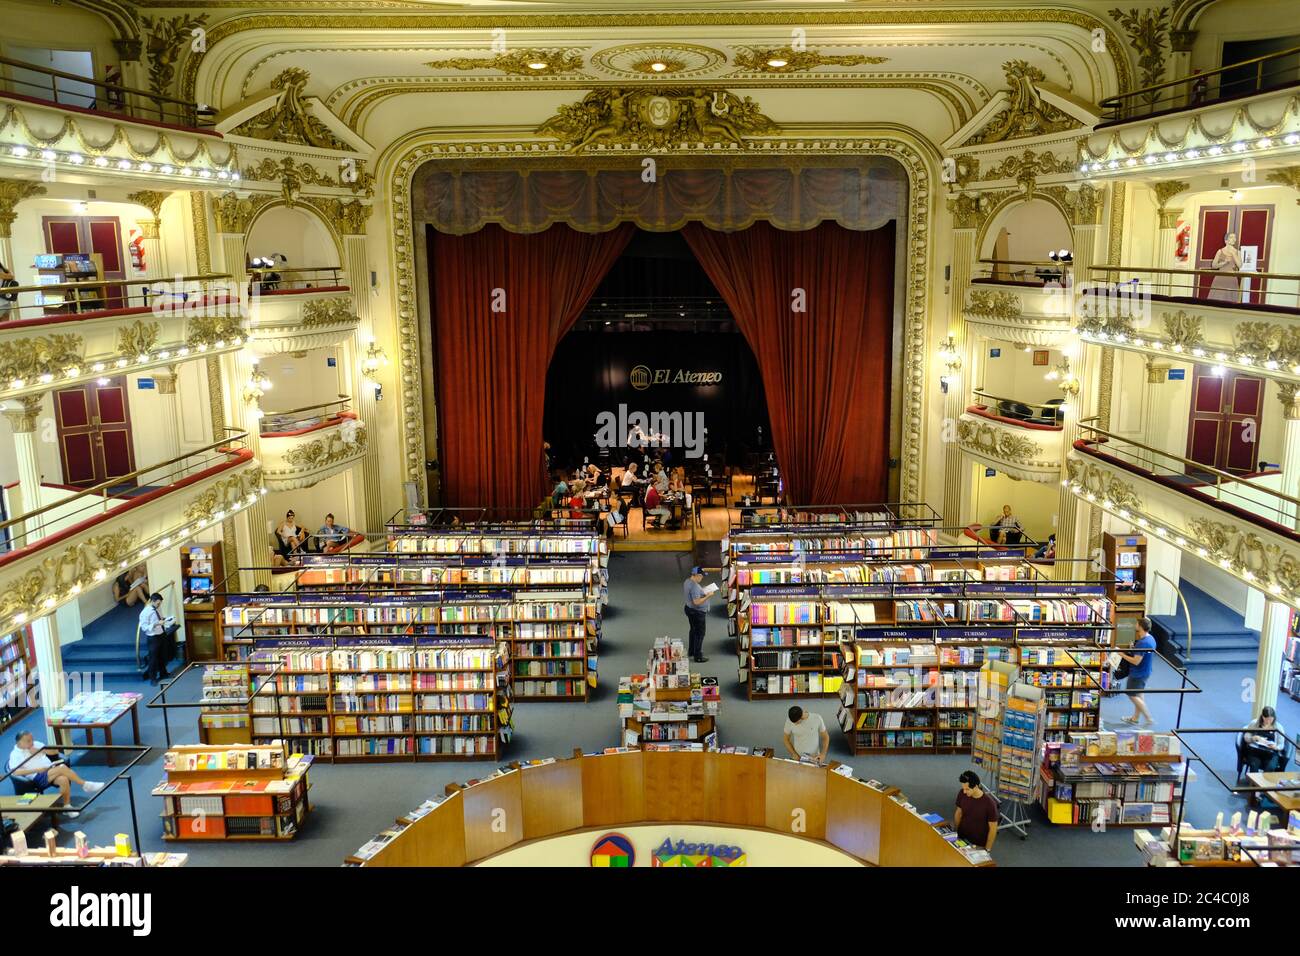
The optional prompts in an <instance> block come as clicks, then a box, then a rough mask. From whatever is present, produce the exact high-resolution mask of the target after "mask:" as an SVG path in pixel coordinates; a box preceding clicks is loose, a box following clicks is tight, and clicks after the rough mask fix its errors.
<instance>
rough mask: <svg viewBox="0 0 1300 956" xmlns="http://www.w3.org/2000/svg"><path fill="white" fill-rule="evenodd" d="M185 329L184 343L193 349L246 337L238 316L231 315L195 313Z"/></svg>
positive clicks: (214, 345)
mask: <svg viewBox="0 0 1300 956" xmlns="http://www.w3.org/2000/svg"><path fill="white" fill-rule="evenodd" d="M185 331H186V333H187V334H186V336H185V344H186V345H187V346H189V347H190V348H191V349H194V350H198V349H209V348H213V347H216V348H221V347H222V346H220V345H218V344H217V343H218V342H231V341H234V340H235V339H244V338H247V333H246V332H245V331H244V327H243V325H242V324H240V321H239V317H238V316H233V315H196V316H194V317H193V318H191V319H190V321H189V324H188V325H187V326H186V330H185ZM223 424H224V422H223Z"/></svg>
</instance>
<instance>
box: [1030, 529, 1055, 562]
mask: <svg viewBox="0 0 1300 956" xmlns="http://www.w3.org/2000/svg"><path fill="white" fill-rule="evenodd" d="M1034 557H1035V558H1040V559H1042V560H1045V561H1051V560H1054V559H1055V558H1056V535H1055V534H1049V535H1048V536H1047V540H1046V541H1044V542H1043V543H1042V544H1040V545H1039V546H1038V550H1037V551H1035V552H1034Z"/></svg>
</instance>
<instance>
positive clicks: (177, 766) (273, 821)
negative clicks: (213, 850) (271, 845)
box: [153, 740, 312, 840]
mask: <svg viewBox="0 0 1300 956" xmlns="http://www.w3.org/2000/svg"><path fill="white" fill-rule="evenodd" d="M311 765H312V757H311V755H309V754H298V753H294V754H290V753H289V752H288V750H287V749H286V747H285V745H284V743H283V741H280V740H273V741H270V742H269V743H266V744H256V745H248V746H242V747H237V748H233V749H231V748H226V747H211V746H205V745H198V746H189V747H173V748H172V749H171V750H168V751H167V753H166V754H164V755H163V770H164V772H165V773H166V774H167V777H166V779H165V780H164V781H163V782H161V783H159V784H158V786H156V787H155V788H154V789H153V795H154V796H155V797H162V798H163V812H162V818H163V839H164V840H292V839H293V838H294V837H296V836H297V835H298V832H299V831H300V830H301V828H302V825H303V823H304V821H305V820H306V818H307V815H308V813H310V811H311V805H310V802H309V800H308V796H307V795H308V790H309V789H310V786H309V784H308V782H307V772H308V770H309V769H310V768H311Z"/></svg>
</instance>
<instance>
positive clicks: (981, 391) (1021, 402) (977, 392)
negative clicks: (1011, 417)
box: [971, 388, 1064, 408]
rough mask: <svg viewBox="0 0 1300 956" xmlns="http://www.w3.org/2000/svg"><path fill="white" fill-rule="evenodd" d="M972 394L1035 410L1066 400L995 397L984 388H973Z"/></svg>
mask: <svg viewBox="0 0 1300 956" xmlns="http://www.w3.org/2000/svg"><path fill="white" fill-rule="evenodd" d="M971 394H972V395H978V396H979V397H981V398H991V399H993V400H994V401H996V402H1015V403H1016V404H1017V405H1028V406H1029V407H1030V408H1033V407H1034V406H1035V405H1047V403H1048V402H1061V401H1064V399H1056V398H1049V399H1045V400H1043V401H1041V402H1031V401H1029V400H1028V399H1024V398H1011V397H1009V396H1007V395H994V394H992V393H991V392H986V391H984V389H982V388H972V389H971Z"/></svg>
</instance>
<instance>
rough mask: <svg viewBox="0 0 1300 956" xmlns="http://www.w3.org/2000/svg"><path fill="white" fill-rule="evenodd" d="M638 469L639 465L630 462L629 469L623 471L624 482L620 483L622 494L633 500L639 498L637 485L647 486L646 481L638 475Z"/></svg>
mask: <svg viewBox="0 0 1300 956" xmlns="http://www.w3.org/2000/svg"><path fill="white" fill-rule="evenodd" d="M636 469H637V463H636V462H634V461H629V462H628V463H627V467H626V468H624V469H623V480H622V481H621V482H620V487H621V489H622V493H623V494H624V495H625V496H626V497H628V498H632V499H635V498H636V496H637V485H643V484H645V479H644V478H641V477H639V476H638V475H637V473H636Z"/></svg>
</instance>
